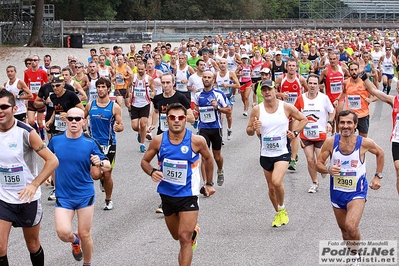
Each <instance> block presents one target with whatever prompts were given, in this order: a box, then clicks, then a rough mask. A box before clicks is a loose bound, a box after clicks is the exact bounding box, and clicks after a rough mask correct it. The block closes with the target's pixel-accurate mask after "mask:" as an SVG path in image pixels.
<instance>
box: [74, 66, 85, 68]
mask: <svg viewBox="0 0 399 266" xmlns="http://www.w3.org/2000/svg"><path fill="white" fill-rule="evenodd" d="M82 67H83V66H75V68H82Z"/></svg>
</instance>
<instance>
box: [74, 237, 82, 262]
mask: <svg viewBox="0 0 399 266" xmlns="http://www.w3.org/2000/svg"><path fill="white" fill-rule="evenodd" d="M74 235H75V237H76V239H77V240H78V243H77V244H74V243H72V255H73V258H74V259H75V260H76V261H81V260H82V259H83V253H82V248H81V246H80V239H79V237H78V236H77V235H76V234H74ZM75 242H76V241H75Z"/></svg>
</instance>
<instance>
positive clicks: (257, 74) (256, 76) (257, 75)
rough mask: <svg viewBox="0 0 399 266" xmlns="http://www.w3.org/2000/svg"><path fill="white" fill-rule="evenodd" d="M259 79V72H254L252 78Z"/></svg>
mask: <svg viewBox="0 0 399 266" xmlns="http://www.w3.org/2000/svg"><path fill="white" fill-rule="evenodd" d="M259 77H260V71H259V70H254V78H259Z"/></svg>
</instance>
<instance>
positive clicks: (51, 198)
mask: <svg viewBox="0 0 399 266" xmlns="http://www.w3.org/2000/svg"><path fill="white" fill-rule="evenodd" d="M56 199H57V198H56V197H55V189H53V190H51V191H50V195H49V196H48V198H47V200H49V201H54V200H56Z"/></svg>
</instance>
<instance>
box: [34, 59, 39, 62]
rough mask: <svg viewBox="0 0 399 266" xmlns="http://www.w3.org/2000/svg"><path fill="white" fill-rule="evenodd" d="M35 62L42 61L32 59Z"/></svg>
mask: <svg viewBox="0 0 399 266" xmlns="http://www.w3.org/2000/svg"><path fill="white" fill-rule="evenodd" d="M32 61H33V62H38V61H40V60H39V59H32Z"/></svg>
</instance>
